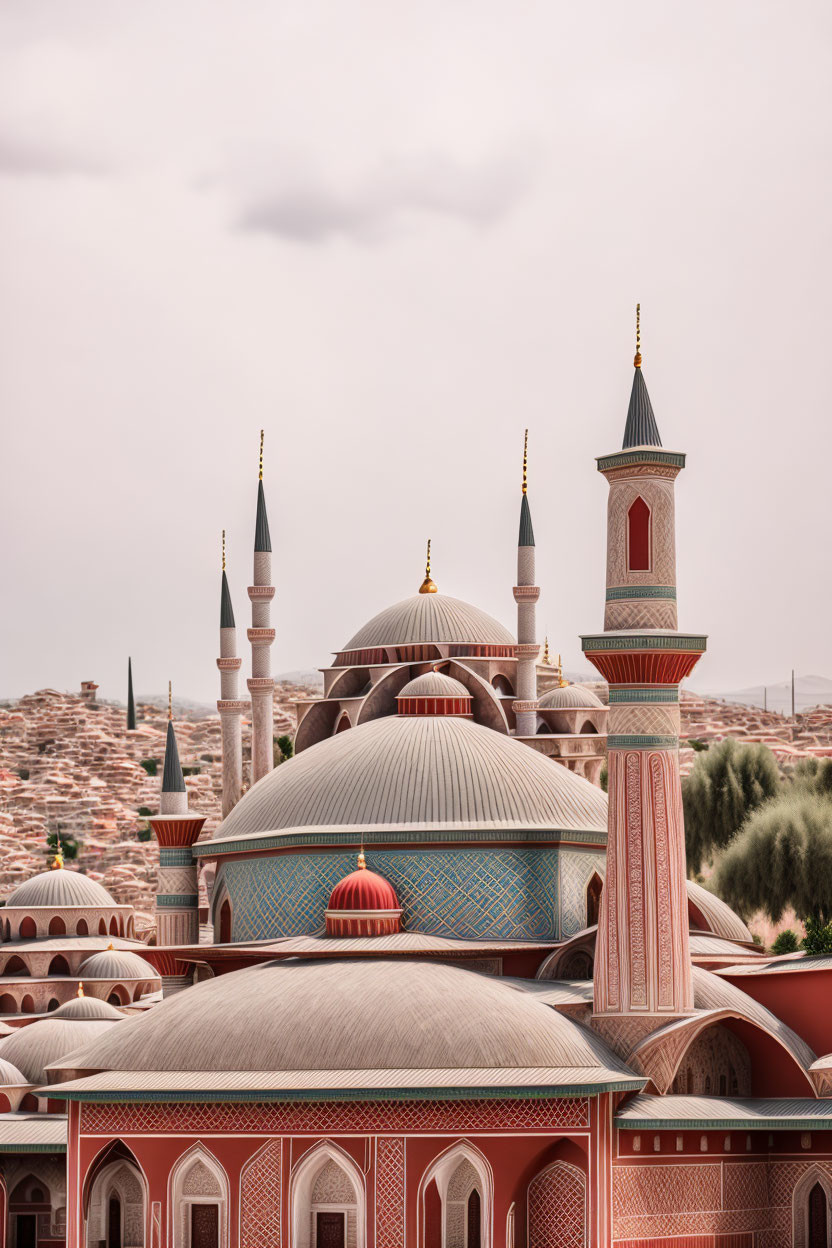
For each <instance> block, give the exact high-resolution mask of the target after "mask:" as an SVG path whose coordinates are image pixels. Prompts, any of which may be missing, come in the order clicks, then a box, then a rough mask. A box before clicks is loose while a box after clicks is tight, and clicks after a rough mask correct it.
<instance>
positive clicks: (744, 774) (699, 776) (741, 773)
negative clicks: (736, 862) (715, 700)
mask: <svg viewBox="0 0 832 1248" xmlns="http://www.w3.org/2000/svg"><path fill="white" fill-rule="evenodd" d="M780 789H781V783H780V773H779V772H778V770H777V763H776V761H775V758H774V755H773V754H772V752H771V750H769V749H767V748H766V747H765V746H764V745H742V744H740V742H738V741H735V740H734V739H733V738H731V737H729V738H727V740H725V741H720V742H719V744H718V745H714V746H711V748H710V749H709V750H706V751H703V752H702V753H700V754H697V757H696V762H695V763H694V765H693V770H692V771H691V773H690V775H689V776H686V777H685V779H684V780H683V781H682V802H683V804H684V809H685V844H686V847H687V855H688V870H689V871H690V872H691V873H696V872H697V871H699V870H700V869H701V867H702V864H703V862H706V861H708V860H709V859H710V858H711V857H712V855H713V853H714V850H717V849H723V848H724V847H725V846H726V845H728V844H729V842H730V841H731V840H732V839H733V837H734V836H736V834H737V832H738V831H739V830H740V828H741V827H742V825H743V823H744V822H745V820H746V818H747V817H748V815H749V814H750V813H751V812H752V811H753V810H756V809H757V807H758V806H762V805H763V803H764V802H767V801H768V800H769V799H770V798H772V797H774V796H775V795H776V794H777V793H778V792H779V791H780Z"/></svg>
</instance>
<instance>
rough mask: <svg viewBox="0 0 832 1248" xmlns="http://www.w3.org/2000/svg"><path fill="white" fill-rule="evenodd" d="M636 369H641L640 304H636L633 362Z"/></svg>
mask: <svg viewBox="0 0 832 1248" xmlns="http://www.w3.org/2000/svg"><path fill="white" fill-rule="evenodd" d="M633 364H634V365H635V367H636V368H641V304H640V303H637V304H636V358H635V359H634V360H633Z"/></svg>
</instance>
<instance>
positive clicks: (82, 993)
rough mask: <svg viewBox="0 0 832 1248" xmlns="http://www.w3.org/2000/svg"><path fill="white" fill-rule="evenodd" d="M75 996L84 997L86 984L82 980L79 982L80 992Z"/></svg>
mask: <svg viewBox="0 0 832 1248" xmlns="http://www.w3.org/2000/svg"><path fill="white" fill-rule="evenodd" d="M75 995H76V997H83V995H84V984H83V982H82V981H81V980H80V979H79V980H78V991H77V992H76V994H75Z"/></svg>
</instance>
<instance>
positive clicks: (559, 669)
mask: <svg viewBox="0 0 832 1248" xmlns="http://www.w3.org/2000/svg"><path fill="white" fill-rule="evenodd" d="M557 672H558V684H559V685H560V687H561V689H565V688H566V686H567V685H568V684H569V681H568V680H564V679H563V661H562V659H561V656H560V655H558V667H557Z"/></svg>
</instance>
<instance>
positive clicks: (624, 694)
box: [582, 308, 706, 1043]
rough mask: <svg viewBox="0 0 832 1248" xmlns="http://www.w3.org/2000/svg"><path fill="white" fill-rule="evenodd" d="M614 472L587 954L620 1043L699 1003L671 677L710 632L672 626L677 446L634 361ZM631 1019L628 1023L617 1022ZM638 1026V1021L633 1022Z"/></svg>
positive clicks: (586, 643)
mask: <svg viewBox="0 0 832 1248" xmlns="http://www.w3.org/2000/svg"><path fill="white" fill-rule="evenodd" d="M639 312H640V309H639V308H637V309H636V356H635V360H634V364H635V376H634V378H633V389H632V394H631V396H630V407H629V411H628V413H627V425H626V430H625V433H624V445H623V448H622V450H621V451H620V452H617V453H615V454H612V455H605V456H603V457H601V458H600V459H599V460H598V471H599V472H601V473H603V475H604V476H605V477H606V479H607V481H608V482H609V486H610V493H609V504H608V511H607V593H606V615H605V629H606V630H607V631H605V632H603V633H599V634H596V635H593V636H586V637H583V638H582V642H583V649H584V654H585V655H586V657H587V658H588V659H590V660H591V662H592V663H594V665H595V667H597V668H598V670H599V671H600V673H601V675H602V676H603V677H604V678H605V680H607V681H608V682H609V687H610V719H609V736H608V738H607V749H608V755H607V764H608V770H609V782H608V792H609V825H608V841H607V873H606V881H605V884H604V891H603V895H602V900H601V912H600V919H599V923H598V939H597V945H596V954H595V1007H594V1008H595V1019H596V1022H597V1024H598V1025H599V1027H600V1029H601V1030H602V1031H603V1032H604V1033H605V1034H606V1035H607V1036H608V1038H609V1039H610V1040H611V1041H612V1042H613V1043H614V1042H615V1039H616V1037H617V1036H619V1037H621V1036H623V1034H624V1032H626V1033H627V1035H628V1037H629V1041H628V1043H629V1042H634V1040H633V1036H634V1032H633V1020H634V1018H635V1017H638V1016H640V1017H641V1019H642V1020H643V1029H644V1030H645V1031H647V1030H650V1029H652V1028H653V1027H656V1026H658V1025H660V1024H661V1023H662V1022H663V1021H669V1020H670V1019H671V1018H673V1017H676V1016H678V1015H681V1014H685V1013H687V1012H689V1011H690V1010H692V1008H693V987H692V979H691V964H690V950H689V946H688V910H687V896H686V890H685V876H686V868H685V829H684V816H683V813H682V791H681V786H680V782H679V683H680V681H681V680H683V679H684V678H685V677H686V676H687V675H689V673H690V672H691V671H692V670H693V668H694V667H695V665H696V663H697V661H698V659H699V657H700V655H701V654H702V653H703V651H704V650H705V645H706V638H705V637H704V636H701V635H699V634H696V635H694V634H691V633H679V632H677V631H676V551H675V536H674V482H675V480H676V477H677V476H678V474H679V472H680V471H681V469H682V468H684V466H685V457H684V455H682V454H680V453H678V452H676V451H667V450H664V449H663V448H662V445H661V439H660V438H659V431H658V427H657V425H656V420H655V417H654V415H653V408H652V405H651V403H650V397H649V395H648V393H647V387H646V385H645V383H644V375H643V373H642V371H641V332H640V330H641V326H640V317H639ZM624 1019H626V1020H627V1021H626V1025H624V1024H623V1022H622V1020H624ZM636 1031H638V1028H636Z"/></svg>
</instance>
